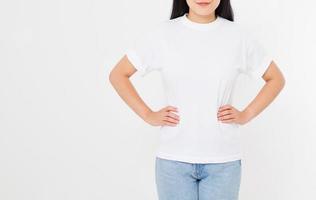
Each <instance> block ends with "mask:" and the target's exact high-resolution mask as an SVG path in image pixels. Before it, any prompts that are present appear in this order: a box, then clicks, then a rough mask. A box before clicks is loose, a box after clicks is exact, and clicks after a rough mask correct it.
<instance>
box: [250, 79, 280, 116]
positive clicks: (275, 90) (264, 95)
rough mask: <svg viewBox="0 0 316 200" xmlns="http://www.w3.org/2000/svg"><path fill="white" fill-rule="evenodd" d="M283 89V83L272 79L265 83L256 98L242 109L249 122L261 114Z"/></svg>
mask: <svg viewBox="0 0 316 200" xmlns="http://www.w3.org/2000/svg"><path fill="white" fill-rule="evenodd" d="M283 87H284V81H282V80H277V79H272V80H269V81H267V82H266V83H265V85H264V86H263V87H262V88H261V90H260V91H259V93H258V94H257V95H256V97H255V98H254V99H253V100H252V101H251V102H250V103H249V105H248V106H247V107H246V108H245V109H244V112H245V113H246V115H247V118H248V120H247V121H250V120H252V119H253V118H255V117H256V116H257V115H258V114H259V113H261V112H262V111H263V110H264V109H265V108H266V107H267V106H268V105H269V104H270V103H271V102H272V101H273V100H274V99H275V98H276V96H277V95H278V94H279V93H280V91H281V90H282V89H283Z"/></svg>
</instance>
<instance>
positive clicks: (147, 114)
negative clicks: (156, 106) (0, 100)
mask: <svg viewBox="0 0 316 200" xmlns="http://www.w3.org/2000/svg"><path fill="white" fill-rule="evenodd" d="M152 112H153V111H152V110H151V109H147V110H146V111H145V112H144V113H143V115H142V118H143V120H144V121H145V122H147V121H148V118H149V115H150V113H152Z"/></svg>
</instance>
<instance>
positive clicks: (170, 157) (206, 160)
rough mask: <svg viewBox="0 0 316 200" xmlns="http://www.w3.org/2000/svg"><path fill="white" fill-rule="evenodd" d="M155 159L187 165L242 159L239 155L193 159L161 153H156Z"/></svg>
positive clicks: (191, 157)
mask: <svg viewBox="0 0 316 200" xmlns="http://www.w3.org/2000/svg"><path fill="white" fill-rule="evenodd" d="M156 157H159V158H163V159H168V160H176V161H181V162H188V163H223V162H230V161H235V160H241V159H243V156H242V154H241V153H239V154H235V155H230V156H225V157H195V156H179V155H171V154H167V153H163V152H156Z"/></svg>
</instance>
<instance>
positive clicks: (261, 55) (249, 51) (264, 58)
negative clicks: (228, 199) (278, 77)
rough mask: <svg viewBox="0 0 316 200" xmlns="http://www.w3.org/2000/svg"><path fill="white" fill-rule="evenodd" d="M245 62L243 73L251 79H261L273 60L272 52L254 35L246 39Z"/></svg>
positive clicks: (247, 36)
mask: <svg viewBox="0 0 316 200" xmlns="http://www.w3.org/2000/svg"><path fill="white" fill-rule="evenodd" d="M244 58H245V62H244V66H243V71H244V73H246V74H247V75H248V76H249V77H251V78H254V79H260V78H261V77H262V76H263V74H264V73H265V72H266V70H267V69H268V67H269V65H270V63H271V62H272V60H273V56H272V54H271V52H269V51H268V50H267V49H266V47H265V46H263V44H262V43H261V41H259V40H258V39H257V38H256V37H255V36H254V35H251V34H248V35H246V38H245V57H244Z"/></svg>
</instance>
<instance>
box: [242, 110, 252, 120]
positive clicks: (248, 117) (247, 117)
mask: <svg viewBox="0 0 316 200" xmlns="http://www.w3.org/2000/svg"><path fill="white" fill-rule="evenodd" d="M243 113H244V116H245V120H246V121H247V122H248V121H250V120H252V118H253V117H254V116H255V113H254V112H253V111H252V110H251V109H249V108H246V109H244V110H243Z"/></svg>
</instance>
